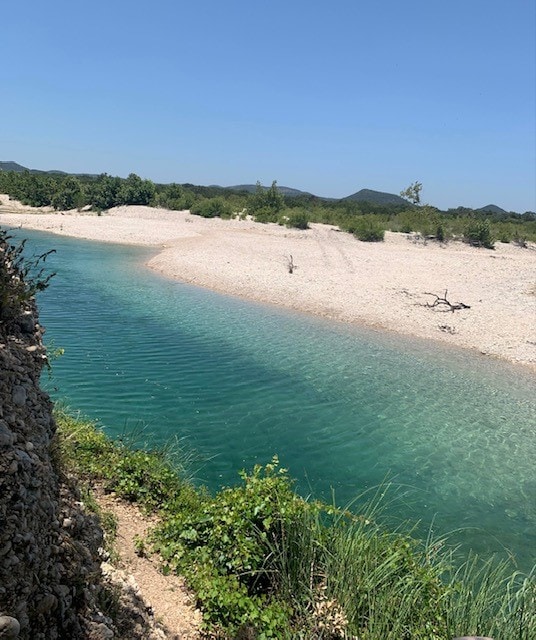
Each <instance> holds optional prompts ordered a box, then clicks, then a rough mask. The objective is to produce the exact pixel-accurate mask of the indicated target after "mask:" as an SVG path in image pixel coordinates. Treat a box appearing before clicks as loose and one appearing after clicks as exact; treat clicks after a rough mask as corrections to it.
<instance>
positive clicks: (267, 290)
mask: <svg viewBox="0 0 536 640" xmlns="http://www.w3.org/2000/svg"><path fill="white" fill-rule="evenodd" d="M1 200H2V205H1V206H0V225H2V226H6V227H9V226H13V227H21V226H22V228H28V229H36V230H41V231H47V232H50V233H56V234H60V235H67V236H72V237H76V238H85V239H89V240H96V241H100V242H113V243H123V244H135V245H144V246H151V247H155V250H157V253H156V255H155V256H154V257H152V258H151V259H150V260H149V262H148V266H149V267H150V268H152V269H154V270H156V271H158V272H160V273H162V274H163V275H165V276H168V277H172V278H177V279H180V280H182V281H185V282H188V283H191V284H194V285H197V286H202V287H208V288H211V289H213V290H216V291H219V292H221V293H225V294H231V295H236V296H242V297H244V298H247V299H250V300H256V301H259V302H263V303H269V304H276V305H280V306H285V307H288V308H292V309H295V310H299V311H303V312H307V313H312V314H317V315H321V316H324V317H326V318H330V319H334V320H338V321H344V322H350V323H355V324H364V325H367V326H371V327H375V328H378V329H382V330H388V331H395V332H398V333H401V334H405V335H409V336H416V337H419V338H426V339H431V340H437V341H441V342H443V343H447V344H451V345H454V346H458V347H463V348H467V349H472V350H474V351H477V352H479V353H481V354H485V355H489V356H493V357H498V358H502V359H505V360H508V361H510V362H514V363H518V364H523V365H526V366H528V367H530V368H531V369H532V370H536V277H535V274H536V247H534V246H530V247H529V248H526V249H523V248H520V247H517V246H514V245H511V244H509V245H506V244H501V243H497V245H496V248H495V250H488V249H479V248H474V247H470V246H468V245H465V244H462V243H460V242H451V243H448V244H446V245H442V244H438V243H435V242H428V243H423V242H422V241H417V239H416V238H415V237H413V236H410V235H407V234H395V233H390V232H387V233H386V235H385V242H383V243H364V242H360V241H358V240H356V239H355V238H354V237H353V236H351V235H350V234H347V233H343V232H340V231H339V230H338V229H337V228H335V227H332V226H328V225H320V224H314V225H312V228H311V229H308V230H306V231H301V230H296V229H287V228H285V227H281V226H278V225H275V224H266V225H263V224H259V223H255V222H252V221H249V220H221V219H219V218H215V219H204V218H200V217H198V216H192V215H191V214H190V213H188V212H187V211H182V212H177V211H167V210H163V209H152V208H149V207H141V206H123V207H117V208H115V209H112V210H110V211H109V212H106V213H105V214H103V215H100V216H99V215H97V214H95V213H91V212H78V211H71V212H60V213H55V212H51V211H50V210H39V209H30V208H28V207H23V206H22V205H20V204H19V203H14V202H12V201H10V200H9V199H8V198H7V196H1ZM290 260H292V264H293V265H294V269H293V272H292V273H289V261H290ZM445 290H448V294H447V296H446V297H447V298H448V300H449V301H450V302H452V303H459V302H461V303H463V304H464V305H466V306H467V307H468V308H462V309H459V310H456V311H454V312H451V311H442V310H441V309H442V307H441V306H440V307H435V308H429V307H428V306H427V304H431V303H433V302H434V301H435V296H436V295H437V296H443V295H444V293H445Z"/></svg>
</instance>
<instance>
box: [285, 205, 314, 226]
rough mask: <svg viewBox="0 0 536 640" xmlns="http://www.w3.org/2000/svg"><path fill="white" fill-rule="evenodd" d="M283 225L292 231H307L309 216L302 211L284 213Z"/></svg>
mask: <svg viewBox="0 0 536 640" xmlns="http://www.w3.org/2000/svg"><path fill="white" fill-rule="evenodd" d="M285 225H286V226H287V227H291V228H294V229H309V215H308V214H307V211H305V210H304V209H293V210H288V211H287V212H286V220H285Z"/></svg>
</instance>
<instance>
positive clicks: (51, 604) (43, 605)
mask: <svg viewBox="0 0 536 640" xmlns="http://www.w3.org/2000/svg"><path fill="white" fill-rule="evenodd" d="M57 606H58V599H57V598H56V596H55V595H53V594H52V593H47V594H46V595H45V596H43V597H42V598H41V600H39V602H38V603H37V605H36V607H35V610H36V612H37V613H40V614H45V613H48V612H49V611H52V610H53V609H55V608H56V607H57Z"/></svg>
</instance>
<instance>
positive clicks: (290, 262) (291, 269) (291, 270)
mask: <svg viewBox="0 0 536 640" xmlns="http://www.w3.org/2000/svg"><path fill="white" fill-rule="evenodd" d="M287 268H288V272H289V273H294V269H297V268H298V266H297V265H295V264H294V258H293V257H292V254H290V255H289V256H287Z"/></svg>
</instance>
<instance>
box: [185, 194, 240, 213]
mask: <svg viewBox="0 0 536 640" xmlns="http://www.w3.org/2000/svg"><path fill="white" fill-rule="evenodd" d="M190 213H193V214H194V215H196V216H202V217H203V218H217V217H220V218H230V217H231V215H232V210H231V207H230V206H229V204H228V203H227V202H226V201H225V200H224V199H223V198H209V199H206V200H199V201H198V202H196V203H195V204H193V205H192V206H191V208H190Z"/></svg>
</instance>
